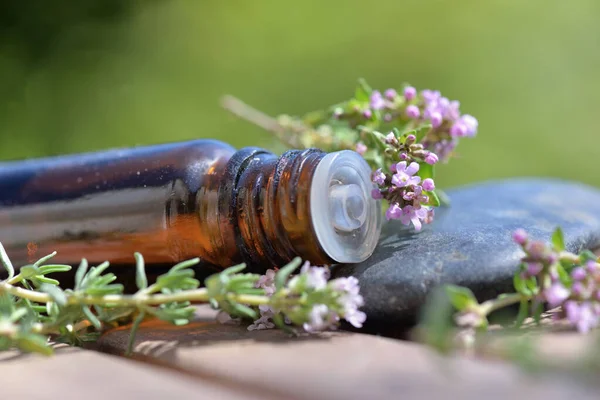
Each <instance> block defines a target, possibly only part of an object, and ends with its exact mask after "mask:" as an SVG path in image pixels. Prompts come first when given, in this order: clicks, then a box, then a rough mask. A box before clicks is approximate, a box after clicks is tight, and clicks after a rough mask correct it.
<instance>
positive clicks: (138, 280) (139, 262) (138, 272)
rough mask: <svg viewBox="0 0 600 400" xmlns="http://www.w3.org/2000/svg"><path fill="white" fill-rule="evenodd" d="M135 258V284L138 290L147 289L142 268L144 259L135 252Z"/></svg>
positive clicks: (144, 272)
mask: <svg viewBox="0 0 600 400" xmlns="http://www.w3.org/2000/svg"><path fill="white" fill-rule="evenodd" d="M133 256H134V257H135V284H136V285H137V287H138V289H140V290H141V289H146V288H147V287H148V278H147V277H146V269H145V266H144V257H143V256H142V255H141V254H140V253H138V252H136V253H134V254H133Z"/></svg>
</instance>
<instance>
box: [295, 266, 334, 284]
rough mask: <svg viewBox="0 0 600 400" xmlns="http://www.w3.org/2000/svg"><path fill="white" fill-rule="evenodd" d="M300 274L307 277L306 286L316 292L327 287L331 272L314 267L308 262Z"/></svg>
mask: <svg viewBox="0 0 600 400" xmlns="http://www.w3.org/2000/svg"><path fill="white" fill-rule="evenodd" d="M300 274H304V275H306V285H307V286H308V287H309V288H311V289H315V290H321V289H323V288H325V286H327V280H328V279H329V270H328V269H327V268H323V267H312V266H311V265H310V263H309V262H308V261H306V262H305V263H304V265H303V266H302V268H301V269H300Z"/></svg>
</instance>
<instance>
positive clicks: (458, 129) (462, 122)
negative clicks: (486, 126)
mask: <svg viewBox="0 0 600 400" xmlns="http://www.w3.org/2000/svg"><path fill="white" fill-rule="evenodd" d="M477 126H478V122H477V120H476V119H475V117H473V116H471V115H468V114H467V115H463V116H462V117H460V118H459V119H458V120H456V122H454V124H453V125H452V127H451V128H450V135H452V136H454V137H463V136H475V135H476V134H477Z"/></svg>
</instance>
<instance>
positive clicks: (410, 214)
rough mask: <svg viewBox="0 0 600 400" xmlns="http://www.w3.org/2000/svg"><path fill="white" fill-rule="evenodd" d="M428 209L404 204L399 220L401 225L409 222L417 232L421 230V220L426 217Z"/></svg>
mask: <svg viewBox="0 0 600 400" xmlns="http://www.w3.org/2000/svg"><path fill="white" fill-rule="evenodd" d="M428 210H429V209H428V208H427V207H419V208H417V207H413V206H405V207H404V208H403V209H402V215H401V216H400V222H402V224H403V225H409V224H410V223H411V222H412V224H413V225H414V227H415V230H416V231H417V232H418V231H420V230H421V226H422V225H421V220H424V219H426V218H427V211H428Z"/></svg>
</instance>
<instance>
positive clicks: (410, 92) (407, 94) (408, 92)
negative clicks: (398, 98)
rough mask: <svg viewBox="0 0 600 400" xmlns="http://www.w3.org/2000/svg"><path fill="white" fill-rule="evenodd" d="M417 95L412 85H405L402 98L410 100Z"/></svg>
mask: <svg viewBox="0 0 600 400" xmlns="http://www.w3.org/2000/svg"><path fill="white" fill-rule="evenodd" d="M416 96H417V89H415V88H414V87H412V86H407V87H405V88H404V98H405V99H406V100H407V101H411V100H412V99H414V98H415V97H416Z"/></svg>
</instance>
